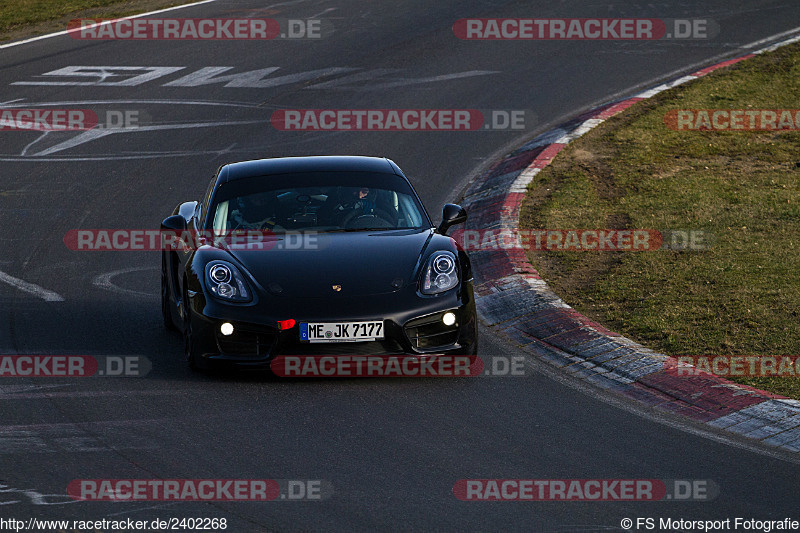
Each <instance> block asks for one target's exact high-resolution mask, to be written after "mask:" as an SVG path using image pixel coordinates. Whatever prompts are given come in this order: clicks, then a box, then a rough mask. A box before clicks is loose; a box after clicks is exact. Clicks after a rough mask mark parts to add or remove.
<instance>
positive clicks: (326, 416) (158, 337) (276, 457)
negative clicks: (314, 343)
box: [0, 0, 800, 532]
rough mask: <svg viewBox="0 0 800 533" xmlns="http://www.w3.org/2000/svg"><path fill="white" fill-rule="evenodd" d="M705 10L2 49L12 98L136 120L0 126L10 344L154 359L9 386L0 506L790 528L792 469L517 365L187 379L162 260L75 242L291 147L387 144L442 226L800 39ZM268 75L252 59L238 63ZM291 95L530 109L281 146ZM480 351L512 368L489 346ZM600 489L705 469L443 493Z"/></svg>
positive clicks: (161, 210)
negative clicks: (658, 31) (186, 487)
mask: <svg viewBox="0 0 800 533" xmlns="http://www.w3.org/2000/svg"><path fill="white" fill-rule="evenodd" d="M702 4H703V5H701V3H700V2H694V1H683V2H679V1H660V2H659V1H656V2H649V3H640V2H611V3H603V2H582V1H577V0H575V1H568V0H564V1H560V2H544V1H531V2H502V1H490V0H482V1H476V0H465V1H459V2H423V1H403V2H388V1H383V0H375V1H371V2H358V1H353V0H340V1H339V2H322V1H313V0H312V1H303V0H295V1H287V2H280V3H275V4H274V5H271V6H265V5H262V4H261V3H259V2H253V1H250V2H229V1H217V2H211V3H206V4H202V5H197V6H194V7H188V8H185V9H180V10H176V11H172V12H170V13H167V14H163V15H156V16H171V17H191V18H201V17H209V18H211V17H213V18H226V17H232V18H246V17H262V18H267V17H271V18H276V19H303V20H304V19H314V18H320V19H326V20H328V21H329V22H330V24H332V27H333V28H334V32H333V33H332V34H331V35H329V36H326V37H324V38H321V39H297V40H282V39H276V40H272V41H257V40H256V41H247V40H228V41H224V40H218V41H204V42H200V41H185V40H172V41H153V40H151V41H130V40H115V41H93V40H78V39H74V38H71V37H70V36H59V37H54V38H49V39H43V40H38V41H34V42H31V43H27V44H23V45H20V46H15V47H8V48H4V49H0V58H1V59H0V80H1V81H0V102H2V105H3V106H6V107H8V106H17V107H20V106H24V107H30V108H38V107H44V106H48V107H52V108H53V109H91V110H94V111H95V112H96V113H97V114H98V116H100V117H101V119H105V118H106V117H109V116H118V115H117V114H115V113H118V112H123V113H124V112H126V111H127V112H133V113H134V114H132V115H130V116H135V117H137V121H138V122H137V124H136V125H138V126H139V127H138V128H123V129H121V130H113V131H109V130H108V129H102V128H101V129H96V130H91V131H89V132H51V133H47V134H42V133H41V132H18V131H2V132H0V135H2V142H0V168H2V171H0V227H2V228H3V231H2V234H0V273H1V274H0V281H2V282H1V283H0V354H42V355H65V354H66V355H91V356H97V357H98V358H103V357H107V356H144V357H146V358H147V359H148V360H149V361H150V362H151V363H152V369H151V370H150V372H149V373H148V374H147V375H146V376H145V377H139V378H135V377H92V378H25V377H17V378H10V377H7V378H2V380H0V518H11V517H13V518H17V519H25V520H27V519H28V518H29V517H37V518H68V519H71V520H72V519H75V520H100V519H103V518H107V519H112V518H113V519H122V518H125V519H127V518H132V519H134V520H153V519H155V518H161V519H168V518H174V517H177V518H184V517H186V518H188V517H194V518H225V519H226V520H227V525H228V530H229V531H261V530H317V529H326V530H327V529H332V530H389V529H397V528H400V529H404V530H409V529H411V530H442V531H451V530H452V531H454V530H465V529H467V530H473V529H477V530H491V531H495V530H498V531H499V530H507V529H511V530H531V531H553V532H555V531H557V532H564V531H601V530H603V531H605V530H613V529H621V526H620V524H621V520H622V519H623V518H631V519H633V520H634V523H635V521H636V519H637V517H651V518H655V519H656V522H657V521H658V518H659V517H662V518H665V517H671V518H676V519H677V518H684V519H725V518H734V517H743V518H756V519H774V520H782V519H784V518H786V517H789V518H794V519H795V520H798V519H800V515H798V509H800V506H798V503H800V496H798V488H800V464H799V463H800V460H798V459H797V458H796V457H791V456H789V455H788V454H780V453H778V452H774V451H768V450H766V449H764V450H761V449H760V448H754V447H752V446H745V445H744V443H739V442H738V441H728V442H722V440H721V439H720V438H715V436H714V435H708V434H700V433H701V431H700V430H699V429H697V428H695V426H693V425H692V424H689V423H682V422H681V421H680V420H679V419H675V420H672V419H670V420H659V419H656V417H655V415H652V414H650V413H648V412H644V411H641V410H637V409H633V408H624V406H621V405H619V404H618V402H612V401H611V400H609V399H608V398H605V397H604V395H603V394H602V393H599V392H595V391H591V390H584V389H582V388H580V387H578V386H576V385H575V384H572V383H570V382H569V381H568V380H562V379H558V376H557V374H556V373H554V372H552V371H550V370H548V369H547V368H546V367H543V366H542V365H541V364H538V363H536V362H533V361H529V362H528V364H527V365H526V367H525V369H526V375H525V376H522V377H506V378H501V377H494V378H489V377H486V378H476V379H385V380H380V379H369V380H357V379H341V380H336V379H329V380H323V379H314V380H301V381H292V380H277V379H274V378H266V377H264V376H261V375H221V376H214V375H204V374H197V373H192V372H191V371H190V370H189V369H188V368H187V367H186V365H185V364H184V362H183V361H182V341H181V339H180V337H179V336H178V335H176V334H171V333H168V332H166V331H165V330H164V329H163V327H162V324H161V318H160V314H159V301H158V294H159V284H158V283H159V277H158V276H159V261H160V256H159V254H158V253H157V252H136V251H114V252H76V251H72V250H70V249H68V248H67V247H66V246H65V244H64V236H65V234H66V233H67V232H68V231H70V230H73V229H79V228H91V229H96V228H135V229H154V228H158V224H159V222H160V221H161V220H162V219H163V218H164V217H166V216H167V215H169V214H170V213H171V211H172V209H173V208H174V207H175V205H177V204H178V203H179V202H181V201H186V200H195V199H199V198H200V197H201V195H202V194H203V192H204V190H205V187H206V186H207V184H208V180H209V179H210V178H211V176H212V175H213V173H214V171H215V170H216V169H217V167H218V166H219V165H221V164H223V163H226V162H230V161H236V160H245V159H256V158H261V157H276V156H286V155H312V154H360V155H379V156H386V157H389V158H391V159H393V160H394V161H395V162H396V163H397V164H398V165H399V166H400V167H401V168H402V169H403V170H404V171H405V172H406V173H407V174H408V175H409V176H410V177H411V178H412V181H413V182H414V185H415V187H416V188H417V190H418V192H419V193H420V195H421V196H422V198H423V201H424V202H425V205H426V207H427V208H428V210H429V211H430V212H431V213H432V216H433V217H434V219H435V220H438V219H439V217H440V212H441V205H442V204H443V203H446V202H450V201H454V200H457V199H458V195H459V193H460V192H461V190H462V189H463V187H464V185H465V184H466V183H467V180H468V179H469V178H470V177H471V176H473V175H475V173H476V172H477V171H478V170H479V169H481V168H483V167H485V166H486V165H488V164H489V163H490V162H491V161H492V160H493V159H494V158H497V157H499V156H500V155H502V154H503V153H504V151H505V150H508V149H510V148H513V147H514V146H516V145H518V144H520V143H521V142H522V141H523V140H524V139H526V138H530V137H531V136H532V135H533V134H534V133H536V132H537V131H541V130H544V129H545V128H546V126H547V125H552V124H554V123H556V122H558V121H559V120H563V119H565V118H567V117H570V116H573V115H575V114H578V113H579V112H580V111H582V110H585V109H588V108H590V107H591V106H593V105H595V104H598V103H601V102H603V101H606V100H608V99H610V98H612V97H614V96H617V95H625V94H632V93H633V92H635V90H636V88H642V87H645V86H647V85H652V84H654V83H655V82H657V81H659V80H662V79H666V78H668V77H673V76H675V75H676V74H678V73H680V72H684V71H690V70H691V68H692V67H695V68H696V67H698V66H699V65H702V64H705V63H710V62H712V61H714V60H720V59H721V58H724V57H726V56H733V55H737V54H738V55H741V54H742V53H744V49H743V48H742V47H743V46H744V45H747V44H748V43H753V42H755V41H759V40H761V39H767V38H770V37H771V36H775V35H777V34H780V33H782V32H786V31H788V30H791V29H793V28H795V27H797V26H800V3H798V2H797V1H796V0H757V1H744V0H716V1H709V2H703V3H702ZM466 17H539V18H546V17H553V18H555V17H627V18H641V17H648V18H663V19H667V18H685V19H690V18H707V19H712V20H714V21H716V23H717V24H718V25H719V28H720V31H719V34H718V35H717V36H715V37H713V38H710V39H700V40H684V41H677V40H657V41H613V40H611V41H572V40H570V41H566V40H565V41H533V42H524V41H464V40H459V39H458V38H456V37H455V36H454V34H453V30H452V26H453V23H454V22H455V21H456V20H457V19H460V18H466ZM80 67H83V68H80ZM100 67H104V68H100ZM123 67H124V68H123ZM210 67H229V68H228V69H221V68H216V69H210ZM276 68H277V69H276ZM260 69H268V70H263V71H262V72H259V73H255V74H253V73H252V71H257V70H260ZM274 69H276V70H274ZM243 73H251V75H244V74H243ZM76 74H80V75H76ZM237 74H242V75H241V76H237ZM215 77H216V78H215ZM284 108H289V109H478V110H483V111H484V113H485V114H486V113H487V112H489V113H491V111H498V110H499V111H511V110H524V111H525V128H524V129H522V130H504V131H498V130H491V129H485V130H484V129H481V130H478V131H457V132H456V131H450V132H448V131H444V132H429V131H426V132H422V131H406V132H366V131H349V132H348V131H310V132H309V131H304V132H289V131H280V130H278V129H276V128H275V127H273V126H272V125H271V124H270V117H271V115H272V113H273V112H274V111H275V110H276V109H284ZM108 112H111V115H108V114H107V113H108ZM101 121H103V120H101ZM31 284H33V285H31ZM480 353H481V355H482V356H484V357H491V356H505V357H512V356H515V355H517V352H516V351H515V350H514V348H512V347H509V346H507V345H505V344H503V343H501V342H500V341H499V340H497V339H493V338H492V337H491V336H489V335H488V334H486V333H485V332H484V335H483V337H482V338H481V352H480ZM595 478H597V479H660V480H675V479H679V480H712V481H713V483H714V485H715V486H717V487H718V488H719V495H718V496H717V497H716V498H715V499H713V500H712V501H659V502H636V501H626V502H563V501H556V502H465V501H460V500H458V499H457V498H456V497H455V496H454V494H453V486H454V484H455V483H456V481H458V480H460V479H595ZM75 479H275V480H322V481H323V482H324V483H325V484H326V486H327V487H329V489H330V492H331V493H330V494H329V497H327V498H325V499H322V500H319V501H316V500H304V501H288V500H286V501H285V500H281V499H279V500H277V501H272V502H214V503H207V502H82V501H74V500H72V499H71V498H69V497H68V496H66V488H67V485H68V484H69V483H70V481H72V480H75ZM634 527H635V526H634ZM640 529H644V527H641V528H640Z"/></svg>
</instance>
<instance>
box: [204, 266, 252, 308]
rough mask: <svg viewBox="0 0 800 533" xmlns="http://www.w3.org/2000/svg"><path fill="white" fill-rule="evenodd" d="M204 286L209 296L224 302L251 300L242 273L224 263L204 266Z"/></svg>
mask: <svg viewBox="0 0 800 533" xmlns="http://www.w3.org/2000/svg"><path fill="white" fill-rule="evenodd" d="M206 285H207V286H208V290H209V291H211V294H213V295H214V296H216V297H217V298H219V299H220V300H225V301H226V302H249V301H250V300H251V299H252V298H251V296H250V290H249V289H248V288H247V282H245V280H244V276H243V275H242V273H241V272H239V269H238V268H236V267H235V266H233V265H232V264H230V263H228V262H226V261H211V262H210V263H208V264H207V265H206Z"/></svg>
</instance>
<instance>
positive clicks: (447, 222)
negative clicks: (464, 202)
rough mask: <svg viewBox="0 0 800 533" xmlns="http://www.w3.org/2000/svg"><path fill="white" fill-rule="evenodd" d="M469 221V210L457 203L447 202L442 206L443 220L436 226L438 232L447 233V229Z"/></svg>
mask: <svg viewBox="0 0 800 533" xmlns="http://www.w3.org/2000/svg"><path fill="white" fill-rule="evenodd" d="M466 221H467V210H466V209H464V208H463V207H461V206H460V205H456V204H445V206H444V207H443V208H442V222H441V224H439V227H438V228H436V232H437V233H441V234H442V235H446V234H447V230H448V229H450V227H451V226H455V225H456V224H463V223H464V222H466Z"/></svg>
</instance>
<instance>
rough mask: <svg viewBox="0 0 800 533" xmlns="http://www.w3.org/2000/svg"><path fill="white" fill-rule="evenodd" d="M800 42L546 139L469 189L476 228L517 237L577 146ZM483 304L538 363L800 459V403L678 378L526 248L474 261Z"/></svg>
mask: <svg viewBox="0 0 800 533" xmlns="http://www.w3.org/2000/svg"><path fill="white" fill-rule="evenodd" d="M797 41H800V36H795V37H792V38H790V39H787V40H784V41H781V42H779V43H776V44H773V45H771V46H768V47H765V48H762V49H759V50H757V51H753V52H751V53H749V54H746V55H743V56H741V57H737V58H735V59H731V60H728V61H724V62H722V63H718V64H715V65H713V66H710V67H706V68H703V69H701V70H698V71H697V72H694V73H692V74H690V75H688V76H683V77H680V78H677V79H675V80H673V81H670V82H668V83H664V84H662V85H658V86H657V87H653V88H651V89H649V90H646V91H644V92H641V93H639V94H637V95H635V96H633V97H631V98H628V99H626V100H622V101H615V102H612V103H609V104H605V105H602V106H600V107H598V108H595V109H593V110H591V111H589V112H587V113H584V114H583V115H581V116H579V117H577V118H575V119H573V120H571V121H569V122H567V123H565V124H562V125H561V126H559V127H557V128H555V129H553V130H550V131H548V132H546V133H544V134H542V135H539V136H538V137H536V138H535V139H533V140H532V141H530V142H528V143H526V144H525V145H523V146H522V147H521V148H519V149H517V150H515V151H514V152H512V153H511V154H509V155H507V156H506V157H505V158H503V159H501V160H500V161H498V162H497V163H495V164H494V165H493V166H492V167H491V168H490V169H489V170H488V171H486V172H485V173H484V174H483V175H481V176H480V177H478V178H477V179H476V180H475V181H474V182H473V183H472V184H471V185H470V187H469V188H468V190H467V192H466V194H465V196H464V201H463V205H464V206H465V207H466V209H467V211H468V212H469V215H470V217H469V220H468V222H467V229H481V230H499V229H502V230H505V231H509V232H517V231H518V229H519V228H518V222H519V208H520V205H521V204H522V201H523V199H524V197H525V194H526V189H527V186H528V184H529V183H530V182H531V180H532V179H533V177H534V176H535V175H536V174H537V173H538V172H540V171H541V169H542V168H544V167H545V166H547V165H548V164H550V162H551V161H552V159H553V158H554V157H555V156H556V155H557V154H558V153H559V152H560V151H561V150H562V149H563V148H564V147H565V146H566V145H567V144H568V143H569V142H570V141H572V140H573V139H576V138H578V137H580V136H581V135H583V134H584V133H586V132H588V131H589V130H591V129H592V128H594V127H595V126H597V125H598V124H601V123H602V122H603V121H605V120H606V119H607V118H609V117H612V116H614V115H616V114H617V113H619V112H621V111H623V110H625V109H627V108H628V107H630V106H631V105H633V104H635V103H636V102H638V101H640V100H643V99H645V98H650V97H652V96H654V95H656V94H658V93H660V92H662V91H664V90H666V89H669V88H671V87H675V86H677V85H680V84H682V83H686V82H687V81H691V80H694V79H697V78H700V77H702V76H705V75H706V74H708V73H709V72H713V71H714V70H717V69H719V68H722V67H726V66H728V65H733V64H734V63H738V62H739V61H743V60H745V59H748V58H750V57H753V56H755V55H757V54H760V53H763V52H766V51H770V50H774V49H776V48H778V47H781V46H785V45H787V44H790V43H793V42H797ZM470 256H471V257H472V259H473V263H474V265H475V269H474V270H475V278H476V290H475V293H476V301H477V302H476V303H477V306H478V310H479V312H480V314H481V317H482V319H483V320H484V322H485V323H486V324H487V325H488V326H489V327H492V328H493V329H495V330H496V331H499V332H500V333H501V334H503V335H505V336H507V337H508V338H510V339H511V340H512V341H514V342H516V343H517V344H518V345H520V346H521V347H523V349H525V350H527V351H529V352H530V353H532V354H533V355H534V356H537V357H539V358H541V359H544V360H546V361H548V362H549V363H551V364H553V365H555V366H557V367H560V368H561V369H563V370H564V371H565V372H568V373H570V374H572V375H573V376H575V377H578V378H580V379H583V380H585V381H588V382H591V383H593V384H595V385H597V386H600V387H602V388H605V389H610V390H613V391H616V392H618V393H619V394H622V395H625V396H627V397H629V398H632V399H634V400H637V401H640V402H643V403H645V404H647V405H650V406H656V407H657V408H660V409H664V410H666V411H670V412H673V413H678V414H682V415H685V416H688V417H689V418H692V419H694V420H697V421H701V422H705V423H707V424H709V425H711V426H714V427H717V428H721V429H725V430H726V431H730V432H732V433H736V434H739V435H743V436H745V437H749V438H752V439H757V440H759V441H761V442H763V443H765V444H769V445H773V446H777V447H780V448H782V449H784V450H789V451H792V452H800V402H799V401H797V400H790V399H787V398H784V397H782V396H778V395H776V394H772V393H769V392H766V391H762V390H758V389H755V388H752V387H747V386H744V385H738V384H735V383H732V382H730V381H727V380H725V379H722V378H719V377H716V376H707V375H706V376H676V375H675V373H674V372H671V373H670V372H667V371H666V365H667V364H669V365H670V366H672V367H673V368H674V366H675V365H676V361H675V359H674V358H671V357H668V356H666V355H664V354H659V353H656V352H654V351H653V350H650V349H648V348H645V347H644V346H642V345H640V344H638V343H636V342H634V341H632V340H630V339H627V338H625V337H623V336H622V335H619V334H618V333H614V332H612V331H609V330H607V329H606V328H604V327H603V326H601V325H600V324H598V323H596V322H593V321H592V320H590V319H588V318H587V317H585V316H583V315H582V314H580V313H578V312H577V311H575V310H574V309H572V308H571V307H570V306H568V305H567V304H565V303H564V302H563V301H562V300H561V299H560V298H559V297H558V296H557V295H556V294H555V293H554V292H553V291H552V290H551V289H550V288H549V287H548V286H547V284H546V283H545V282H544V281H543V280H542V279H541V277H540V276H539V273H538V272H537V271H536V269H534V267H533V266H532V265H531V264H530V263H529V262H528V259H527V257H526V255H525V251H524V250H523V249H522V248H521V247H516V248H512V249H500V250H481V251H473V252H470Z"/></svg>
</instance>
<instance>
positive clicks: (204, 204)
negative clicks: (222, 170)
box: [200, 171, 219, 224]
mask: <svg viewBox="0 0 800 533" xmlns="http://www.w3.org/2000/svg"><path fill="white" fill-rule="evenodd" d="M218 175H219V171H217V173H216V174H214V178H213V179H212V180H211V184H210V185H209V186H208V189H207V190H206V194H205V195H204V196H203V200H202V201H201V202H200V223H201V224H204V223H205V220H206V216H207V215H208V202H210V201H211V194H212V193H213V192H214V185H216V183H217V176H218Z"/></svg>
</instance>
